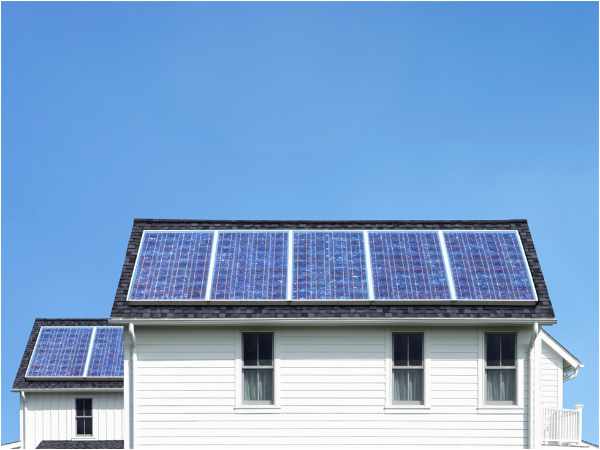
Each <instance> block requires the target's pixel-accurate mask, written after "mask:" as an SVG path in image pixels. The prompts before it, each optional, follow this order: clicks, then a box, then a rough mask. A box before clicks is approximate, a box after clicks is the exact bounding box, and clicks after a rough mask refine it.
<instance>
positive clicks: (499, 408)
mask: <svg viewBox="0 0 600 450" xmlns="http://www.w3.org/2000/svg"><path fill="white" fill-rule="evenodd" d="M477 409H478V410H481V411H495V410H496V411H506V410H509V411H511V410H512V411H523V407H522V406H521V405H502V404H498V405H494V404H489V405H479V406H478V407H477Z"/></svg>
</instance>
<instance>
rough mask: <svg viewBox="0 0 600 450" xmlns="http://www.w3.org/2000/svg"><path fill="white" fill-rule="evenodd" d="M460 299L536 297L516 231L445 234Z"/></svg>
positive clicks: (457, 294)
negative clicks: (533, 295)
mask: <svg viewBox="0 0 600 450" xmlns="http://www.w3.org/2000/svg"><path fill="white" fill-rule="evenodd" d="M445 240H446V244H447V248H448V256H449V258H450V265H451V267H452V274H453V277H454V285H455V288H456V297H457V298H459V299H470V298H480V299H488V300H492V299H497V298H502V299H508V300H519V299H524V298H532V297H531V296H532V294H533V292H532V291H531V283H530V280H529V272H528V269H527V266H526V262H525V260H524V259H523V256H522V255H523V253H522V251H521V244H520V243H519V240H518V237H517V235H516V234H515V233H473V232H470V233H459V232H454V233H447V234H446V236H445Z"/></svg>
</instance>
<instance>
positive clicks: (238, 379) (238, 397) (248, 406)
mask: <svg viewBox="0 0 600 450" xmlns="http://www.w3.org/2000/svg"><path fill="white" fill-rule="evenodd" d="M244 333H272V334H273V403H271V404H267V403H244V376H243V373H242V367H243V365H244V362H243V361H242V356H243V355H242V339H243V334H244ZM235 339H236V342H235V406H234V408H233V409H234V411H235V412H236V413H242V414H244V413H246V414H253V413H256V414H264V413H278V412H279V410H280V409H281V407H280V406H279V405H280V403H279V339H278V333H277V332H276V331H274V330H272V329H269V330H263V329H243V330H240V331H238V332H237V333H235Z"/></svg>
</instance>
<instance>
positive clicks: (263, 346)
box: [258, 333, 273, 366]
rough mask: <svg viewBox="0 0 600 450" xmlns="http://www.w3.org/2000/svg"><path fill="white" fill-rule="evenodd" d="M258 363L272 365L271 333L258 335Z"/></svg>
mask: <svg viewBox="0 0 600 450" xmlns="http://www.w3.org/2000/svg"><path fill="white" fill-rule="evenodd" d="M258 364H259V365H260V366H272V365H273V335H272V334H271V333H262V334H259V335H258Z"/></svg>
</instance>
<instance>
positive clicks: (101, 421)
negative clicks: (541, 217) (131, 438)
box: [24, 392, 123, 448]
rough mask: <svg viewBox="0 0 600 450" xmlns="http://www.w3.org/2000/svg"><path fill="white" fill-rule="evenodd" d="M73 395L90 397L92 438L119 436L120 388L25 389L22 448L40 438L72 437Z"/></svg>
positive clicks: (31, 446) (30, 446) (118, 437)
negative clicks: (93, 390)
mask: <svg viewBox="0 0 600 450" xmlns="http://www.w3.org/2000/svg"><path fill="white" fill-rule="evenodd" d="M76 398H92V408H93V428H94V436H93V438H94V439H98V440H112V439H119V440H120V439H123V394H122V393H121V392H111V393H90V392H87V393H85V392H80V393H64V392H61V393H31V392H27V393H26V394H25V404H24V414H25V417H24V422H25V430H24V438H25V446H26V448H36V447H37V445H38V444H39V443H40V441H43V440H71V439H76V438H77V436H76V430H75V399H76ZM88 439H89V438H88Z"/></svg>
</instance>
